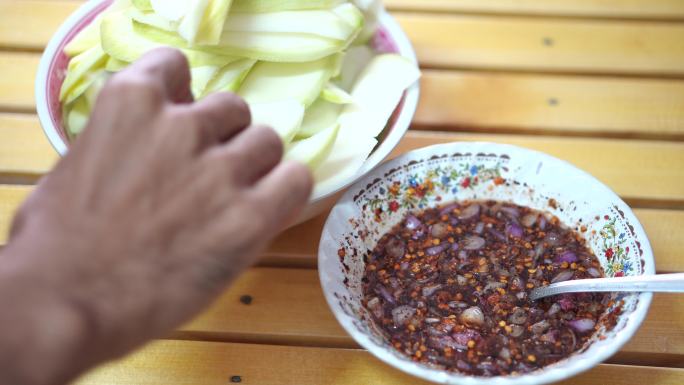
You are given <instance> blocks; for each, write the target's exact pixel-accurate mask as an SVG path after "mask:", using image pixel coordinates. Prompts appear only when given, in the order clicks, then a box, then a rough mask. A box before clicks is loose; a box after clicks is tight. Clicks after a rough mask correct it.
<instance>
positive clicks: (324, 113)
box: [296, 98, 342, 139]
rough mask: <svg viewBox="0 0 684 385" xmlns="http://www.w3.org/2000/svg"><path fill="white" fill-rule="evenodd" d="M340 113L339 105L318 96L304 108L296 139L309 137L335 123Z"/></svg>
mask: <svg viewBox="0 0 684 385" xmlns="http://www.w3.org/2000/svg"><path fill="white" fill-rule="evenodd" d="M340 113H342V106H341V105H339V104H333V103H330V102H328V101H326V100H324V99H322V98H318V99H317V100H316V101H315V102H314V103H313V104H312V105H311V106H310V107H309V108H307V109H306V112H305V113H304V120H303V121H302V126H301V128H300V129H299V132H297V136H296V137H297V139H305V138H309V137H311V136H314V135H316V134H318V133H319V132H321V131H322V130H324V129H326V128H328V127H330V126H332V125H333V124H335V123H337V120H338V119H339V117H340Z"/></svg>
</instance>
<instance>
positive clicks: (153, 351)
mask: <svg viewBox="0 0 684 385" xmlns="http://www.w3.org/2000/svg"><path fill="white" fill-rule="evenodd" d="M233 376H240V380H241V382H242V383H245V384H260V385H276V384H278V385H280V384H297V385H321V384H335V385H347V384H348V385H351V384H375V385H402V384H406V385H408V384H425V385H427V384H428V383H427V382H424V381H420V380H418V379H416V378H415V377H411V376H409V375H407V374H404V373H402V372H400V371H399V370H396V369H393V368H392V367H390V366H389V365H386V364H383V363H382V362H380V361H379V360H378V359H376V358H374V357H372V356H371V355H370V353H367V352H365V351H361V350H352V349H323V348H302V347H285V346H269V345H248V344H224V343H211V342H196V341H195V342H193V341H159V342H155V343H153V344H151V345H148V346H147V347H145V348H144V349H143V350H141V351H140V352H138V353H137V354H135V355H133V356H131V357H129V358H126V359H124V360H122V361H120V362H115V363H112V364H109V365H107V366H105V367H103V368H100V369H98V370H96V371H94V372H92V373H90V374H88V375H86V376H84V377H83V378H81V379H80V380H79V381H77V384H78V385H90V384H93V385H95V384H97V385H124V384H138V385H152V384H167V385H181V384H183V385H210V384H211V385H214V384H215V385H225V384H228V383H230V379H231V378H232V377H233ZM682 382H684V370H682V369H669V368H654V367H640V366H622V365H610V364H603V365H599V366H597V367H596V368H594V369H592V370H590V371H588V372H586V373H583V374H580V375H579V376H577V377H573V378H572V379H569V380H566V381H563V382H559V383H558V384H561V385H585V384H601V385H627V384H635V383H636V384H638V383H649V384H659V385H680V384H681V383H682Z"/></svg>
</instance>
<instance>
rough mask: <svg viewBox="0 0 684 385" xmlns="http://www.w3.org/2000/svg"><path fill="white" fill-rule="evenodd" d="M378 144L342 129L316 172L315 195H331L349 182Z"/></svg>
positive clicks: (374, 140)
mask: <svg viewBox="0 0 684 385" xmlns="http://www.w3.org/2000/svg"><path fill="white" fill-rule="evenodd" d="M377 144H378V141H377V140H376V139H375V138H371V137H357V136H356V135H354V134H353V133H350V131H347V132H345V129H344V127H340V131H339V133H338V135H337V139H336V140H335V144H334V145H333V148H332V150H331V151H330V155H329V156H328V157H327V158H326V159H325V161H324V162H323V163H322V164H321V165H320V166H319V167H318V168H317V169H316V170H315V171H314V180H315V181H316V185H315V187H314V193H313V194H314V195H315V196H317V195H320V194H322V193H324V192H326V193H330V192H331V191H333V190H334V188H335V187H338V186H340V185H342V184H344V183H345V182H347V181H349V180H350V179H351V178H352V177H354V175H356V173H357V172H358V171H359V169H360V168H361V167H362V166H363V163H364V162H365V161H366V159H368V155H370V153H371V151H373V149H374V148H375V146H376V145H377Z"/></svg>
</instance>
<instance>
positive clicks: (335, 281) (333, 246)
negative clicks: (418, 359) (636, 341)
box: [319, 143, 654, 384]
mask: <svg viewBox="0 0 684 385" xmlns="http://www.w3.org/2000/svg"><path fill="white" fill-rule="evenodd" d="M472 199H481V200H482V199H493V200H501V201H509V202H513V203H516V204H519V205H524V206H529V207H532V208H535V209H539V210H543V211H547V212H549V213H551V214H553V215H555V216H557V217H558V218H559V219H561V220H562V221H563V223H565V224H567V225H569V226H572V227H573V228H575V229H576V230H577V231H579V232H580V233H581V234H583V236H584V237H585V238H586V240H587V241H588V245H589V247H590V248H591V249H592V250H593V251H594V253H595V254H596V255H597V257H598V258H599V260H600V261H601V266H602V268H603V271H604V273H605V274H606V276H610V277H612V276H629V275H641V274H653V273H654V262H653V256H652V252H651V249H650V246H649V243H648V240H647V238H646V235H645V233H644V232H643V229H642V228H641V225H640V224H639V222H638V221H637V219H636V217H635V216H634V214H633V213H632V212H631V210H630V209H629V207H628V206H627V205H626V204H625V203H624V202H622V201H621V200H620V199H619V198H618V197H617V196H616V195H615V194H614V193H613V192H612V191H610V189H608V188H607V187H605V186H604V185H602V184H601V183H600V182H598V181H597V180H596V179H594V178H593V177H591V176H589V175H587V174H586V173H584V172H582V171H580V170H578V169H576V168H574V167H573V166H571V165H569V164H567V163H565V162H563V161H560V160H558V159H555V158H552V157H550V156H548V155H545V154H542V153H538V152H534V151H530V150H525V149H521V148H518V147H514V146H507V145H500V144H491V143H452V144H445V145H437V146H432V147H428V148H425V149H421V150H417V151H414V152H411V153H408V154H405V155H403V156H401V157H399V158H397V159H395V160H393V161H390V162H388V163H387V164H385V165H384V166H382V167H380V168H378V169H376V170H375V171H374V172H371V173H370V174H369V175H367V176H366V178H365V179H364V180H362V181H360V182H358V183H357V184H356V185H355V186H353V187H352V188H351V189H350V190H349V191H348V192H347V194H346V195H345V196H344V197H343V198H342V199H341V200H340V202H339V203H338V204H337V205H336V206H335V208H333V210H332V212H331V214H330V217H329V218H328V221H327V223H326V226H325V228H324V231H323V236H322V240H321V244H320V248H319V274H320V277H321V284H322V286H323V290H324V293H325V295H326V299H327V300H328V303H329V304H330V306H331V308H332V310H333V312H334V313H335V315H336V317H337V319H338V321H340V323H341V324H342V326H343V327H344V328H345V329H346V330H347V332H349V333H350V334H351V335H352V336H353V337H354V338H355V339H356V340H357V342H359V343H360V344H361V345H362V346H364V347H365V348H367V349H369V350H370V351H371V352H372V353H373V354H375V355H376V356H377V357H379V358H380V359H382V360H383V361H385V362H387V363H389V364H391V365H393V366H395V367H398V368H400V369H402V370H404V371H406V372H409V373H412V374H414V375H417V376H419V377H422V378H425V379H428V380H432V381H435V382H438V383H445V384H485V383H487V384H540V383H547V382H551V381H557V380H560V379H563V378H567V377H569V376H570V375H573V374H576V373H579V372H581V371H583V370H586V369H588V368H590V367H591V366H593V365H596V364H598V363H599V362H601V361H602V360H604V359H606V358H608V357H609V356H610V355H612V354H613V353H615V352H616V351H617V350H618V349H619V347H620V346H621V345H622V344H624V343H625V342H626V341H627V340H628V339H629V337H631V335H632V334H633V333H634V332H635V331H636V328H637V327H638V326H639V324H640V322H641V320H642V319H643V317H644V316H645V314H646V312H647V310H648V306H649V304H650V300H651V294H627V295H623V294H621V295H617V294H616V295H615V301H614V303H615V304H614V305H613V307H612V308H611V309H609V312H616V313H620V316H619V317H618V323H617V325H616V327H615V328H612V329H610V330H608V329H606V327H605V326H602V327H601V328H600V330H599V332H598V333H597V334H596V335H595V336H594V337H593V339H592V342H591V343H590V344H588V345H586V346H585V347H584V349H583V350H582V351H581V352H580V353H576V354H574V355H572V356H570V357H569V358H568V359H565V360H562V361H560V362H558V363H556V364H553V365H551V366H548V367H546V368H544V369H542V370H538V371H536V372H533V373H530V374H527V375H520V376H506V377H494V378H479V377H469V376H464V375H460V374H459V373H449V372H445V371H442V370H439V369H436V368H431V367H429V366H425V365H420V364H417V363H415V362H413V361H411V360H410V359H409V358H408V357H406V356H404V355H402V354H400V353H399V352H397V351H396V350H395V349H393V348H392V347H391V346H389V344H388V343H387V341H386V339H385V338H384V336H383V334H382V332H381V331H380V330H379V329H378V328H376V327H375V326H374V325H373V324H372V322H370V321H369V320H370V319H371V317H370V315H369V313H368V312H367V311H366V309H365V308H364V307H363V306H362V305H361V298H362V297H363V295H362V291H361V290H362V285H361V278H362V277H363V273H364V267H365V265H364V253H365V252H367V251H368V250H370V249H372V248H373V246H374V245H375V243H376V241H377V240H378V239H379V238H380V237H381V236H382V235H383V234H384V233H386V232H387V231H389V230H390V229H391V228H392V227H393V226H394V225H395V224H397V223H398V222H400V221H401V220H402V218H403V217H404V216H405V215H406V213H407V212H409V211H413V210H421V209H423V208H426V207H431V206H436V205H439V204H443V203H447V202H450V201H454V200H472ZM607 314H608V313H606V315H607Z"/></svg>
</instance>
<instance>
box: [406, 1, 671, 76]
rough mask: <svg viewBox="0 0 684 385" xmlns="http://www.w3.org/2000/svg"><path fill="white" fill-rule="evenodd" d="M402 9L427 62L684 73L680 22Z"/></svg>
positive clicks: (499, 67) (524, 68)
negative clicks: (478, 14)
mask: <svg viewBox="0 0 684 385" xmlns="http://www.w3.org/2000/svg"><path fill="white" fill-rule="evenodd" d="M395 16H396V17H397V19H398V21H399V23H400V24H401V26H402V27H403V28H404V29H405V31H406V33H407V34H408V35H409V38H410V39H411V41H412V43H413V45H414V47H415V49H416V52H417V54H418V57H419V60H420V62H421V65H423V66H429V67H441V68H479V69H483V68H489V69H496V70H503V69H515V70H522V71H552V72H572V73H603V74H609V73H621V74H641V75H656V76H662V75H672V76H681V75H684V66H682V63H684V25H682V24H681V23H679V24H662V23H633V22H606V21H590V20H582V21H578V20H546V19H537V18H522V17H521V18H505V17H490V16H459V15H439V14H437V15H422V14H415V13H407V14H403V13H401V14H396V15H395Z"/></svg>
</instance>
